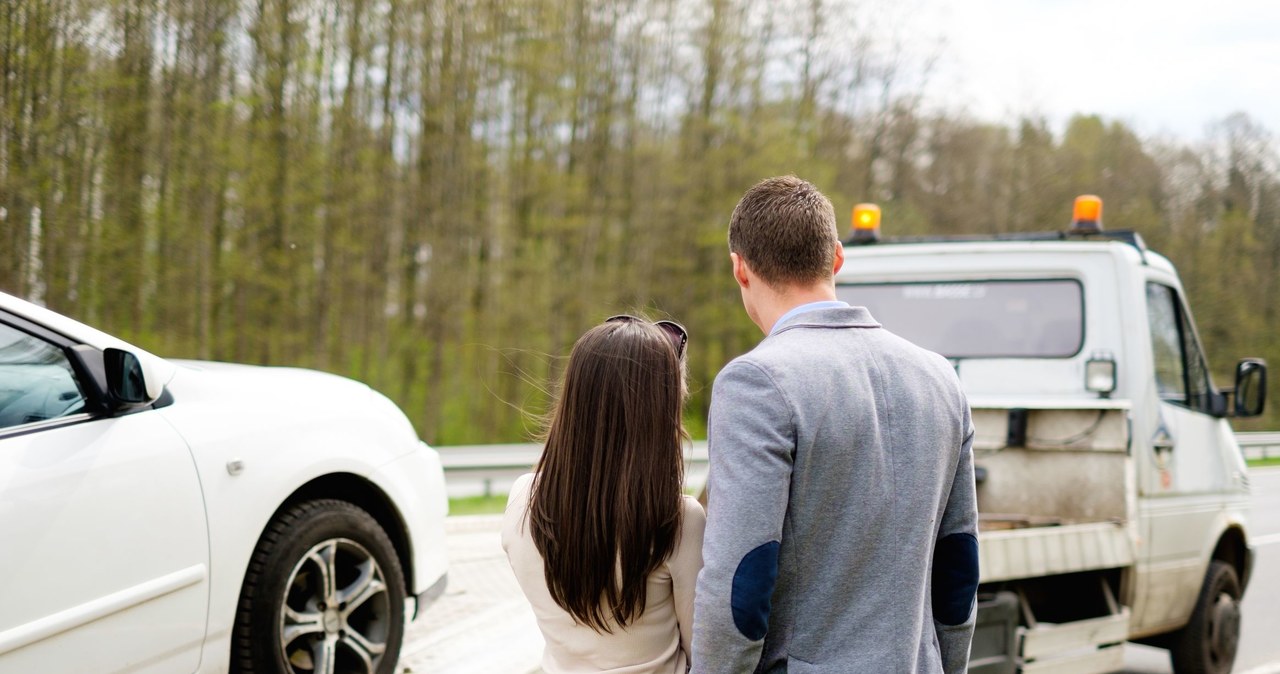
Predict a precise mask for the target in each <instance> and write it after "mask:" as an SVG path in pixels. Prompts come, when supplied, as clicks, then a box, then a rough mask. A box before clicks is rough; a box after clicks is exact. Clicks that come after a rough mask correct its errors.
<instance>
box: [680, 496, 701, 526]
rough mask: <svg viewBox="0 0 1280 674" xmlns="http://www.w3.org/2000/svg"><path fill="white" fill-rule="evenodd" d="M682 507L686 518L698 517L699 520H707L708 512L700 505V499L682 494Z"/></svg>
mask: <svg viewBox="0 0 1280 674" xmlns="http://www.w3.org/2000/svg"><path fill="white" fill-rule="evenodd" d="M680 507H681V509H682V512H683V513H684V516H685V517H696V518H698V519H703V520H705V519H707V511H706V509H704V508H703V507H702V504H701V503H698V499H696V498H694V497H692V496H689V495H688V494H682V495H681V496H680Z"/></svg>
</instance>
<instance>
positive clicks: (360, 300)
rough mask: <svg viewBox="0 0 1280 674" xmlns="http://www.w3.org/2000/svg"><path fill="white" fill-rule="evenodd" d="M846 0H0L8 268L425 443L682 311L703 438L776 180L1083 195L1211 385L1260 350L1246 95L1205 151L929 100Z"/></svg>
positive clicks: (1256, 160) (1263, 352)
mask: <svg viewBox="0 0 1280 674" xmlns="http://www.w3.org/2000/svg"><path fill="white" fill-rule="evenodd" d="M864 11H865V10H864V9H862V8H861V6H860V5H855V4H853V3H849V2H836V3H811V2H807V1H803V0H783V2H780V3H779V2H769V1H766V0H746V1H745V2H727V1H725V0H696V1H694V2H675V1H674V0H660V1H659V2H653V3H637V2H631V1H629V0H628V1H621V0H571V1H569V2H562V1H561V0H520V1H519V2H510V3H503V2H488V3H479V2H473V3H466V2H456V1H455V0H353V1H351V2H334V1H333V0H261V1H260V2H253V3H244V2H240V1H239V0H182V1H177V2H164V3H159V2H155V1H154V0H58V1H56V2H51V1H49V0H11V1H9V2H5V3H0V209H3V210H0V251H3V254H2V255H0V288H4V289H5V290H7V291H8V292H12V293H16V294H18V295H22V296H27V297H31V298H34V299H36V300H38V301H42V302H45V303H47V304H48V305H49V306H51V307H53V308H55V309H57V310H59V311H62V312H64V313H68V314H70V315H72V316H75V317H78V318H81V319H83V320H85V321H86V322H89V323H93V324H96V325H100V326H101V327H102V328H103V329H105V330H107V331H109V332H112V333H115V334H118V335H120V336H122V337H124V338H126V339H129V340H132V341H135V342H137V343H138V344H139V345H140V346H143V347H144V348H148V349H150V350H153V351H156V352H158V353H162V354H165V355H170V356H177V357H196V358H212V359H225V360H238V361H247V362H253V363H266V364H272V365H294V366H303V367H315V368H320V369H324V370H329V371H333V372H337V373H339V374H343V375H347V376H351V377H354V378H357V379H360V380H362V381H366V382H368V383H369V384H370V385H372V386H373V387H374V388H376V389H378V390H380V391H383V392H385V393H386V394H387V395H389V396H391V397H392V398H393V399H394V400H395V401H396V402H397V403H399V404H400V405H401V407H402V408H403V409H404V410H405V411H406V412H407V413H408V414H409V416H410V418H411V419H413V421H414V423H415V424H416V425H417V428H418V430H419V432H420V433H421V434H422V435H423V437H424V438H426V439H427V440H429V441H431V442H435V443H444V444H450V443H463V442H489V441H518V440H524V439H528V438H530V437H533V436H534V435H536V433H537V429H538V426H539V419H540V417H541V415H543V414H544V413H545V412H546V409H547V407H548V405H549V403H550V399H551V394H550V393H549V391H551V390H552V389H553V388H554V382H555V380H556V377H557V376H558V374H559V372H560V365H561V360H560V359H561V358H562V357H563V356H564V355H565V354H567V353H568V350H569V348H570V346H571V345H572V344H573V342H574V340H575V339H576V338H577V336H578V335H579V334H581V333H582V332H583V331H584V330H585V329H587V328H588V327H589V326H591V325H592V324H594V323H595V322H597V321H599V320H600V319H602V318H604V317H605V316H607V315H609V314H612V313H617V312H622V311H629V312H636V311H643V312H645V313H648V314H649V315H652V316H655V317H657V316H666V317H672V318H675V319H677V320H680V321H681V322H683V323H684V324H685V325H686V326H688V328H689V329H690V333H691V342H690V352H689V374H690V392H691V400H690V405H689V409H688V414H687V423H688V426H689V428H690V431H691V432H692V433H693V434H694V435H695V436H696V437H699V436H701V435H703V434H704V432H705V430H704V428H703V425H704V418H705V413H706V411H707V406H708V403H709V397H710V387H711V382H712V381H713V380H714V377H715V374H716V373H717V372H718V371H719V369H720V368H721V367H722V366H723V364H724V363H726V362H727V361H728V360H729V359H731V358H733V357H735V356H737V355H738V354H741V353H743V352H744V351H746V350H748V349H749V348H751V346H752V345H753V344H754V343H755V342H756V341H757V340H758V339H759V333H758V331H757V330H756V328H755V326H753V325H752V324H751V323H750V321H749V320H748V319H747V318H746V316H745V315H744V314H743V312H742V310H741V305H740V300H739V297H738V292H737V289H736V287H735V286H734V283H733V281H732V280H731V278H730V275H729V264H728V255H727V250H726V245H725V229H726V227H727V223H728V217H729V214H730V212H731V209H732V208H733V206H734V204H735V203H736V201H737V199H738V198H739V196H740V195H741V194H742V192H743V191H744V190H745V189H747V188H748V187H749V186H750V185H751V184H753V183H754V182H756V181H757V180H759V179H761V178H764V177H766V176H770V175H776V174H782V173H795V174H798V175H801V176H804V177H806V178H808V179H809V180H811V181H813V182H815V184H817V185H818V186H819V187H820V188H821V189H823V190H824V191H825V192H826V193H827V194H829V195H831V197H832V199H833V201H834V203H835V206H836V210H837V213H838V214H839V217H840V224H841V226H842V227H844V226H847V223H848V220H847V218H848V217H849V214H850V210H851V208H852V206H853V205H854V204H855V203H858V202H861V201H875V202H879V203H880V204H881V205H882V207H883V209H884V227H885V229H886V230H888V231H892V232H895V233H903V234H926V233H941V234H961V233H971V234H972V233H987V232H1009V231H1024V230H1046V229H1058V228H1061V227H1062V226H1064V225H1065V224H1066V222H1067V220H1068V218H1069V214H1070V204H1071V199H1072V198H1073V197H1074V196H1075V195H1076V194H1079V193H1085V192H1092V193H1096V194H1099V195H1100V196H1102V197H1103V198H1104V199H1105V200H1106V204H1107V206H1106V209H1107V210H1106V221H1107V224H1108V226H1109V227H1111V228H1119V227H1132V228H1135V229H1138V230H1139V231H1141V232H1142V234H1143V235H1144V236H1146V237H1147V239H1148V240H1149V241H1150V242H1151V243H1152V244H1153V246H1154V247H1156V248H1157V249H1158V250H1160V251H1162V252H1163V253H1165V254H1167V255H1168V256H1169V257H1170V258H1171V259H1172V260H1173V261H1174V262H1175V263H1176V264H1177V265H1178V266H1179V268H1180V270H1181V271H1182V274H1183V280H1184V284H1185V285H1186V288H1187V291H1188V294H1189V296H1190V300H1191V302H1192V306H1193V307H1195V310H1196V312H1197V319H1198V321H1199V325H1200V330H1201V336H1202V338H1203V340H1204V342H1205V344H1206V347H1207V349H1208V351H1209V354H1210V362H1211V363H1212V365H1213V367H1214V371H1215V374H1216V375H1217V381H1218V384H1219V385H1222V386H1229V385H1230V382H1229V381H1228V375H1229V370H1230V368H1231V367H1232V365H1233V364H1234V362H1235V359H1236V358H1237V357H1239V356H1245V355H1251V356H1263V357H1267V358H1269V359H1270V360H1271V362H1272V363H1280V304H1278V302H1277V300H1276V299H1275V298H1276V297H1280V277H1278V275H1277V274H1276V269H1277V266H1278V265H1280V174H1278V171H1280V169H1278V168H1277V165H1278V164H1280V162H1278V161H1277V157H1276V152H1275V147H1274V145H1273V144H1272V142H1271V140H1270V137H1269V136H1268V134H1267V133H1266V131H1265V130H1263V129H1260V128H1258V127H1257V126H1256V124H1254V123H1253V122H1252V121H1251V120H1249V119H1248V118H1247V117H1245V116H1242V115H1233V116H1232V117H1229V118H1227V119H1225V120H1222V121H1221V122H1220V123H1218V125H1217V126H1216V127H1214V131H1213V134H1212V135H1211V137H1210V139H1209V142H1208V143H1207V144H1205V145H1204V146H1198V145H1197V146H1190V145H1180V144H1176V143H1167V142H1166V143H1161V142H1158V141H1150V140H1145V141H1144V140H1143V139H1141V138H1139V137H1138V136H1137V135H1135V134H1134V133H1133V131H1132V130H1131V129H1129V128H1128V127H1126V125H1124V124H1123V123H1121V122H1116V121H1109V120H1105V119H1102V118H1099V117H1096V116H1079V117H1076V118H1074V119H1072V120H1071V121H1070V122H1069V123H1068V125H1067V127H1066V129H1065V131H1064V132H1063V133H1062V134H1061V136H1057V135H1055V134H1054V133H1053V132H1052V131H1051V130H1050V128H1049V125H1048V124H1047V123H1046V122H1045V120H1043V119H1035V118H1029V119H1023V120H1019V121H1018V122H1017V123H1016V124H1014V125H1012V126H1005V125H1001V124H994V123H983V122H978V121H975V120H973V119H969V118H967V117H964V116H961V115H952V114H950V113H947V112H942V113H929V112H925V111H923V109H922V106H921V103H920V101H921V96H920V95H919V92H917V91H911V90H907V89H904V88H903V85H902V83H903V82H911V81H916V80H918V79H919V78H917V77H916V76H917V75H919V74H920V73H918V72H914V70H915V67H914V66H912V65H911V64H910V63H909V61H908V60H906V59H905V57H904V55H903V54H901V53H898V52H896V51H895V50H894V49H893V48H892V47H891V45H890V42H891V41H890V40H884V39H882V38H880V37H879V36H877V35H874V34H871V33H867V32H863V31H865V30H866V29H863V28H860V27H859V26H864V25H870V23H869V22H866V21H860V20H858V19H859V18H860V15H861V14H862V13H863V12H864ZM796 17H804V18H803V20H797V19H796ZM832 26H840V28H839V29H838V30H836V29H833V28H831V27H832ZM797 54H799V56H797ZM921 68H923V66H921ZM1272 407H1273V409H1274V408H1275V406H1272ZM1276 419H1280V416H1276V415H1275V414H1274V413H1272V415H1271V416H1268V417H1266V418H1264V419H1263V420H1261V421H1258V422H1251V423H1253V424H1254V426H1255V427H1257V426H1266V425H1274V422H1275V420H1276Z"/></svg>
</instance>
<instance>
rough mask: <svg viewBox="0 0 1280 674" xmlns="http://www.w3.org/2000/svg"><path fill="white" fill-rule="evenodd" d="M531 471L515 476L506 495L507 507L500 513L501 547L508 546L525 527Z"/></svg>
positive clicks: (532, 475) (530, 486) (531, 485)
mask: <svg viewBox="0 0 1280 674" xmlns="http://www.w3.org/2000/svg"><path fill="white" fill-rule="evenodd" d="M533 479H534V474H533V473H525V474H524V475H521V476H520V477H518V478H516V481H515V482H514V483H513V484H512V485H511V491H510V492H509V493H508V495H507V507H506V510H505V512H504V513H503V515H502V547H503V548H506V547H508V546H509V545H510V544H511V543H512V541H514V540H515V539H518V538H520V537H521V534H522V533H523V532H524V529H525V520H526V519H527V518H528V515H529V491H530V490H531V489H532V487H533Z"/></svg>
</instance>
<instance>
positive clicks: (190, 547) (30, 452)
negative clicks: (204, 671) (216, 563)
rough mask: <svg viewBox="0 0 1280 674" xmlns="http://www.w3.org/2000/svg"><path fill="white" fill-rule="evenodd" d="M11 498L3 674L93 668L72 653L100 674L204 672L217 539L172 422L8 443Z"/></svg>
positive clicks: (6, 494) (0, 472) (4, 468)
mask: <svg viewBox="0 0 1280 674" xmlns="http://www.w3.org/2000/svg"><path fill="white" fill-rule="evenodd" d="M88 468H92V470H88ZM0 490H3V499H2V500H0V541H4V545H5V548H6V550H7V552H6V554H4V555H0V578H4V579H6V581H5V592H4V595H5V601H4V602H0V671H12V672H36V671H39V672H55V671H65V672H68V673H70V672H82V671H86V670H85V669H84V667H85V666H86V663H85V662H83V661H79V660H71V661H68V658H67V655H68V654H74V653H80V654H89V653H91V654H92V655H93V658H94V663H93V664H94V668H95V670H96V671H121V670H125V669H132V670H135V671H144V670H147V669H151V670H153V671H192V670H194V669H195V667H196V665H197V664H198V662H199V657H200V648H199V646H200V641H201V638H202V636H203V634H204V629H205V616H206V608H207V604H208V594H209V588H208V583H207V578H208V564H209V542H208V537H207V536H206V532H205V514H204V503H203V500H202V499H201V497H200V484H199V481H198V479H197V477H196V471H195V466H194V465H193V464H192V461H191V455H190V452H189V451H188V450H187V445H186V443H185V442H184V441H183V440H182V437H181V436H179V435H178V434H177V433H176V432H175V431H174V430H173V428H172V427H171V426H170V425H169V424H168V422H166V421H165V420H164V419H163V418H161V417H160V416H159V415H157V414H154V413H141V414H130V415H126V416H122V417H119V418H115V419H102V420H97V421H90V422H87V423H81V424H76V425H72V426H67V427H64V428H57V429H52V430H48V431H44V432H38V433H30V434H26V435H20V436H18V437H14V438H9V439H7V440H6V441H5V443H4V445H3V451H0ZM158 504H163V507H157V505H158ZM157 615H163V616H164V620H162V621H157V620H155V617H156V616H157Z"/></svg>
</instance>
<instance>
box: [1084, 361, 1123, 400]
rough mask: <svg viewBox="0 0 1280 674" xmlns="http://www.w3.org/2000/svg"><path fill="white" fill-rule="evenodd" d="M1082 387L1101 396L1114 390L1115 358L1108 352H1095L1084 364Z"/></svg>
mask: <svg viewBox="0 0 1280 674" xmlns="http://www.w3.org/2000/svg"><path fill="white" fill-rule="evenodd" d="M1084 388H1085V390H1086V391H1090V392H1092V393H1097V394H1098V395H1099V396H1102V397H1103V398H1108V397H1110V396H1111V394H1112V392H1114V391H1115V390H1116V359H1115V357H1114V356H1112V355H1111V354H1109V353H1095V354H1093V356H1092V357H1090V358H1089V360H1088V361H1086V362H1085V364H1084Z"/></svg>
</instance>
